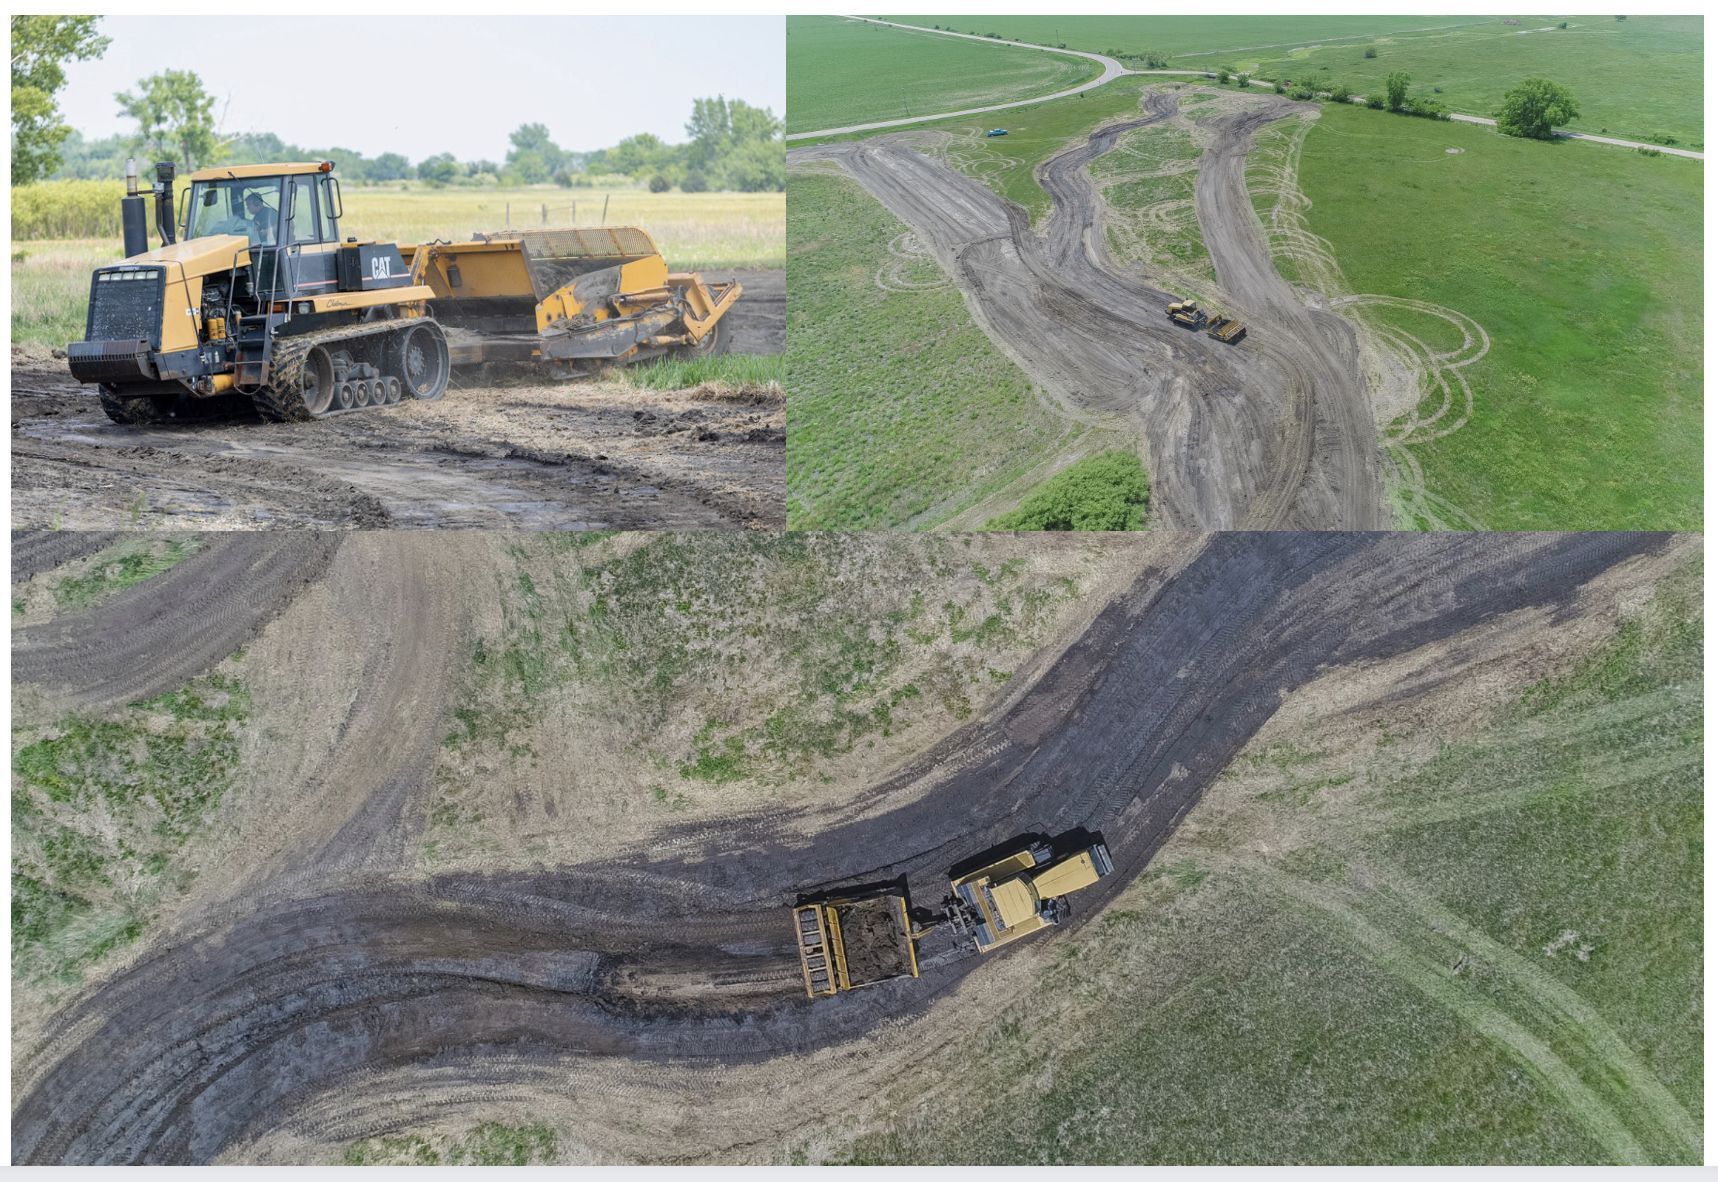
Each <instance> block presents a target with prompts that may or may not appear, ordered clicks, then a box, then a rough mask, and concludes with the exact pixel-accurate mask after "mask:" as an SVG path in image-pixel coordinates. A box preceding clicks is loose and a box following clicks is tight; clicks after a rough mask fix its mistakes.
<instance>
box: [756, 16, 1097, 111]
mask: <svg viewBox="0 0 1718 1182" xmlns="http://www.w3.org/2000/svg"><path fill="white" fill-rule="evenodd" d="M962 27H963V28H964V27H965V26H964V25H963V26H962ZM986 31H988V29H981V30H979V32H980V34H981V35H982V34H983V33H984V32H986ZM787 39H788V41H787V44H788V70H787V108H788V116H787V118H788V124H787V129H788V131H789V132H790V133H793V132H801V131H815V130H817V129H819V128H823V127H845V126H847V125H850V124H853V123H870V122H875V121H879V120H883V119H896V118H902V117H906V116H911V115H925V114H931V113H934V112H936V111H951V110H962V109H966V108H970V107H981V106H988V105H990V104H993V103H1005V102H1012V101H1014V100H1016V99H1023V98H1031V97H1032V96H1033V95H1035V94H1054V93H1056V92H1057V91H1060V90H1066V89H1068V88H1069V87H1070V86H1078V85H1079V84H1080V83H1081V82H1084V81H1085V80H1086V79H1088V78H1092V77H1095V76H1096V75H1097V73H1098V67H1097V66H1096V65H1094V64H1093V63H1091V62H1088V61H1083V60H1081V59H1079V58H1071V57H1067V56H1064V55H1062V54H1054V53H1042V52H1039V51H1037V50H1025V49H1003V48H998V47H996V46H991V45H979V44H976V43H974V42H971V41H963V40H961V39H959V38H955V37H944V36H941V35H940V34H925V35H921V34H918V33H913V32H910V31H907V30H904V29H890V28H885V27H883V26H880V25H871V24H866V23H864V22H861V21H850V20H846V19H844V18H842V17H834V16H793V17H788V18H787Z"/></svg>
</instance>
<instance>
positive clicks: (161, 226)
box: [67, 160, 741, 425]
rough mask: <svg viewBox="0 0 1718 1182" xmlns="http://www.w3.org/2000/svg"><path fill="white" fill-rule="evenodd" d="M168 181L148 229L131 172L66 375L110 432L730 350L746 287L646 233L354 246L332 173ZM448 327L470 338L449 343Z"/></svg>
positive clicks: (317, 166) (335, 409)
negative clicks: (344, 227)
mask: <svg viewBox="0 0 1718 1182" xmlns="http://www.w3.org/2000/svg"><path fill="white" fill-rule="evenodd" d="M174 171H175V170H174V166H173V165H171V164H157V165H156V166H155V181H154V184H153V198H154V201H153V221H154V225H155V229H156V231H157V233H158V234H159V236H160V239H161V245H160V247H158V248H157V249H155V250H151V249H149V221H150V215H149V213H148V212H147V211H146V205H147V203H146V200H145V198H144V196H143V195H142V194H141V193H140V192H139V190H138V180H137V173H136V169H135V167H131V168H128V170H127V173H128V175H127V177H126V196H125V197H124V198H123V199H122V200H121V202H120V213H121V224H122V227H123V233H124V245H125V256H126V257H125V261H124V262H122V263H117V264H114V265H112V266H106V267H101V268H98V269H97V270H96V272H95V274H94V276H93V278H92V280H91V283H90V301H89V314H88V320H87V323H86V327H85V332H84V339H83V340H82V341H79V342H74V343H73V344H71V345H70V346H69V347H68V349H67V355H68V359H69V364H70V368H71V372H72V375H73V376H74V377H75V378H77V379H78V380H79V381H81V382H85V383H89V384H92V385H96V386H98V387H99V388H100V391H101V402H102V407H103V409H104V410H105V411H106V412H107V414H108V417H109V418H111V419H113V420H114V421H115V422H118V423H127V424H138V425H142V424H149V423H156V422H161V421H163V420H166V419H168V418H171V417H172V416H173V415H174V414H175V413H176V411H177V409H178V408H179V407H180V405H181V403H182V401H183V400H184V399H186V398H208V397H213V396H216V395H223V394H238V395H242V396H244V397H247V398H249V399H250V401H251V402H252V404H253V405H254V406H255V407H256V409H257V410H258V412H259V413H261V414H262V415H263V417H265V418H268V419H272V420H276V421H298V420H305V419H316V418H322V417H324V416H327V415H331V414H338V413H342V412H347V411H358V410H365V409H368V408H371V407H378V406H386V405H389V404H391V403H396V402H399V401H400V400H401V399H403V398H416V399H420V400H424V401H433V400H434V399H437V398H440V397H441V396H442V393H443V392H444V391H445V390H446V389H447V385H448V379H449V376H450V373H451V370H452V367H453V366H454V365H460V364H473V363H479V362H484V361H496V360H506V361H522V362H526V363H531V364H543V365H549V366H554V367H556V368H557V369H558V370H559V371H561V372H569V371H571V372H577V371H580V370H584V369H588V368H590V367H593V366H596V365H601V364H609V363H618V364H627V363H630V362H634V361H641V360H644V359H646V358H650V357H656V356H660V355H662V354H664V353H667V352H670V351H681V352H689V353H695V354H707V353H713V352H716V351H718V350H719V349H720V348H721V343H722V334H721V319H722V316H723V314H724V313H726V312H727V310H728V309H729V308H730V307H732V306H733V303H734V301H735V300H737V299H738V298H739V297H740V294H741V292H740V285H739V284H737V283H729V284H712V285H706V284H705V283H704V282H703V280H702V279H701V278H700V277H699V276H697V275H695V274H687V273H670V272H669V270H668V264H667V263H666V262H665V261H664V260H663V258H662V255H661V254H660V252H658V251H657V249H656V245H655V243H653V242H652V241H651V239H650V236H649V235H648V234H646V233H645V232H644V231H643V230H640V229H637V228H634V227H612V228H611V227H604V228H600V229H576V230H560V231H553V230H551V231H538V232H533V233H523V234H493V235H478V237H477V239H476V240H475V241H473V242H469V243H460V244H457V245H455V244H452V243H445V242H432V243H427V244H424V245H421V246H404V247H402V246H400V245H398V244H396V243H392V242H377V241H362V242H361V241H359V240H358V239H357V238H355V237H348V238H345V239H342V238H341V236H340V229H341V227H340V222H341V219H342V217H343V216H344V212H345V211H344V207H343V202H342V200H341V195H340V182H339V181H338V180H337V179H336V178H335V177H334V175H333V171H334V165H333V162H332V161H327V160H323V161H315V162H306V163H298V164H261V165H241V166H233V167H220V168H206V169H203V170H201V171H199V172H194V173H192V174H191V178H190V181H191V184H190V188H189V189H188V190H186V191H185V192H183V193H182V194H181V197H180V200H179V201H178V203H177V206H175V201H174V190H173V182H174ZM444 324H445V325H448V326H451V327H453V328H454V329H455V330H456V332H455V336H454V340H453V342H451V344H450V341H449V339H448V333H447V332H446V331H445V330H444Z"/></svg>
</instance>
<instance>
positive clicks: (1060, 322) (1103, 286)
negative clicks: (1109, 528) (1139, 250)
mask: <svg viewBox="0 0 1718 1182" xmlns="http://www.w3.org/2000/svg"><path fill="white" fill-rule="evenodd" d="M1244 103H1245V104H1246V105H1244V106H1242V107H1240V108H1239V109H1237V110H1234V111H1231V112H1226V113H1224V114H1222V115H1216V116H1212V117H1210V118H1207V119H1204V120H1203V121H1202V123H1201V127H1202V128H1203V129H1205V132H1206V134H1207V137H1208V138H1207V147H1206V148H1205V150H1204V153H1203V155H1202V157H1201V158H1200V161H1199V176H1198V181H1197V188H1196V194H1195V204H1196V207H1197V211H1198V216H1199V223H1200V229H1201V232H1202V234H1203V237H1204V239H1205V242H1206V245H1207V247H1208V248H1209V250H1210V254H1211V258H1212V262H1213V264H1214V266H1215V269H1216V274H1217V281H1218V284H1219V285H1220V287H1221V288H1222V290H1223V292H1224V293H1225V297H1226V298H1225V301H1224V303H1225V306H1226V307H1227V308H1228V309H1231V310H1232V311H1233V312H1234V313H1235V314H1238V315H1239V317H1240V318H1241V319H1242V320H1243V321H1245V322H1246V324H1247V326H1248V336H1247V338H1246V340H1244V341H1243V342H1242V343H1241V344H1239V345H1238V346H1229V345H1225V344H1222V343H1220V342H1218V341H1214V340H1211V339H1210V338H1208V337H1206V336H1205V335H1204V334H1203V333H1198V332H1190V331H1188V330H1186V329H1184V328H1179V327H1177V326H1175V325H1173V324H1171V323H1170V322H1169V321H1168V319H1167V318H1166V317H1165V315H1164V306H1165V304H1167V303H1168V302H1169V301H1170V300H1171V299H1173V298H1177V297H1176V296H1174V295H1172V294H1171V292H1170V290H1168V289H1167V285H1168V284H1169V283H1171V282H1172V281H1171V280H1170V279H1168V278H1167V277H1160V276H1153V275H1152V274H1151V273H1150V272H1149V271H1148V272H1146V273H1144V275H1143V277H1142V275H1141V273H1140V271H1139V269H1138V268H1136V267H1123V266H1122V265H1120V264H1118V263H1117V262H1116V261H1115V260H1114V259H1113V258H1111V257H1110V254H1109V250H1108V247H1107V245H1106V243H1105V235H1104V207H1103V201H1102V198H1101V195H1100V194H1099V192H1098V190H1097V188H1096V187H1095V186H1094V184H1093V183H1092V181H1091V178H1090V176H1089V174H1088V173H1087V165H1089V164H1090V163H1091V162H1092V161H1093V160H1094V159H1096V158H1097V157H1099V156H1101V155H1103V154H1104V153H1106V152H1109V151H1111V150H1113V149H1114V148H1115V146H1116V142H1117V140H1118V139H1119V137H1120V136H1121V135H1122V134H1123V133H1124V132H1127V131H1130V130H1133V129H1135V128H1141V127H1148V126H1152V125H1154V124H1160V123H1165V122H1170V121H1174V120H1178V119H1181V118H1182V116H1181V115H1180V113H1179V111H1178V107H1177V101H1176V97H1175V96H1174V95H1172V94H1161V93H1152V92H1148V93H1146V94H1145V95H1144V97H1143V100H1142V104H1143V114H1142V115H1141V116H1140V117H1138V118H1132V119H1128V120H1125V121H1121V122H1117V123H1113V124H1110V125H1108V126H1106V127H1104V128H1102V129H1101V130H1099V131H1097V132H1095V133H1093V134H1092V135H1091V136H1089V137H1088V138H1087V139H1085V140H1084V141H1081V142H1079V143H1076V144H1074V145H1072V146H1070V147H1069V148H1067V149H1066V150H1064V151H1063V152H1061V153H1059V154H1058V155H1056V156H1054V157H1052V158H1051V159H1050V160H1048V161H1046V162H1045V163H1044V164H1043V165H1042V166H1040V168H1039V170H1038V177H1039V181H1040V183H1041V184H1042V185H1043V187H1044V189H1045V191H1046V192H1047V193H1048V194H1049V195H1050V198H1051V201H1052V213H1051V215H1050V217H1049V220H1048V222H1047V223H1046V225H1045V227H1044V229H1045V233H1044V234H1043V235H1042V236H1040V235H1038V234H1035V233H1034V232H1033V231H1032V228H1031V225H1030V222H1029V219H1028V217H1027V214H1026V212H1025V210H1023V209H1021V208H1020V207H1019V206H1017V205H1014V204H1013V203H1012V202H1008V201H1005V200H1003V199H1002V198H1001V197H998V196H997V195H996V194H995V193H993V192H992V191H991V190H990V189H989V188H987V187H986V186H985V185H983V184H981V183H980V182H978V181H976V180H973V179H971V178H970V177H967V176H964V175H963V174H961V173H959V172H957V171H955V170H954V169H952V168H950V167H948V166H947V165H945V164H943V163H942V162H941V161H939V160H937V159H935V158H933V156H931V155H929V154H927V151H921V150H919V149H920V148H924V149H934V148H935V147H937V146H938V143H939V141H938V139H937V134H938V133H934V132H907V133H897V134H894V135H888V136H879V137H875V138H872V139H867V140H862V141H853V142H846V143H836V144H825V145H818V146H813V147H806V148H795V149H793V150H792V151H791V152H790V153H789V161H790V163H791V164H800V165H805V164H811V163H813V162H816V161H829V162H833V163H834V164H836V165H838V166H839V167H840V168H842V169H843V170H845V171H846V172H847V173H848V174H849V175H851V176H852V177H853V178H854V179H855V180H856V181H858V183H859V184H860V185H862V186H863V187H864V188H865V189H866V190H867V191H868V192H869V193H871V195H872V196H874V197H875V198H876V199H877V200H878V201H879V202H881V203H882V204H883V205H884V206H885V207H886V208H887V209H888V210H889V211H890V212H891V213H892V214H894V215H895V216H896V217H897V218H899V219H900V220H901V221H902V222H904V223H905V224H906V225H907V226H908V227H910V228H911V229H912V230H913V231H914V232H915V233H916V234H917V235H918V237H919V238H920V240H921V241H923V242H924V243H925V244H926V246H927V247H928V248H929V249H930V251H931V252H932V254H933V255H934V256H935V257H936V258H937V260H938V262H939V263H940V264H941V266H942V268H943V269H944V271H946V272H947V273H948V274H949V275H950V276H951V277H952V278H953V279H954V281H955V283H956V285H957V286H958V287H959V288H960V290H961V291H962V292H963V293H964V295H965V296H966V302H967V306H968V307H969V308H970V309H971V311H972V313H973V316H974V318H975V319H976V320H977V322H978V323H979V325H980V326H981V327H982V328H983V329H984V330H985V332H986V334H987V335H989V337H990V338H991V340H992V341H994V342H995V343H996V345H997V347H998V348H999V349H1001V350H1002V351H1003V352H1004V353H1005V354H1007V355H1008V356H1009V357H1011V358H1012V359H1013V360H1014V361H1015V363H1016V364H1018V365H1019V366H1020V367H1021V368H1022V369H1023V370H1024V371H1025V372H1026V373H1027V374H1028V375H1029V376H1030V377H1031V378H1032V379H1033V381H1034V382H1035V383H1036V384H1037V385H1038V386H1039V387H1040V388H1041V389H1043V390H1044V391H1046V392H1047V393H1048V394H1049V395H1050V396H1051V397H1052V398H1053V399H1054V400H1055V401H1056V402H1057V403H1058V404H1059V406H1060V409H1061V410H1062V412H1063V413H1064V414H1066V415H1068V416H1069V417H1071V418H1074V419H1078V420H1083V421H1087V422H1093V423H1099V424H1104V425H1109V426H1116V425H1123V426H1126V427H1128V428H1130V429H1131V430H1133V431H1135V432H1137V433H1138V434H1139V435H1140V436H1141V437H1142V438H1143V440H1144V443H1145V449H1146V452H1147V457H1146V459H1147V466H1148V468H1149V470H1150V473H1151V479H1152V505H1153V514H1154V521H1155V522H1156V523H1157V524H1159V525H1161V526H1163V527H1165V528H1173V529H1377V528H1384V527H1387V525H1388V515H1387V512H1386V509H1385V502H1384V491H1383V484H1382V477H1381V464H1380V451H1379V444H1378V440H1377V430H1376V428H1375V427H1374V426H1373V417H1372V409H1371V407H1370V405H1369V403H1368V401H1367V397H1366V391H1365V388H1364V385H1363V383H1362V381H1361V378H1360V373H1359V364H1358V355H1357V350H1356V348H1355V345H1354V341H1353V338H1352V331H1351V330H1350V329H1349V328H1348V326H1347V325H1346V324H1345V322H1343V321H1342V320H1341V318H1340V317H1337V316H1335V315H1332V314H1329V313H1324V312H1315V311H1312V310H1310V309H1308V308H1306V307H1304V306H1303V305H1302V304H1301V302H1300V301H1299V300H1298V299H1297V297H1296V296H1295V293H1294V290H1293V289H1292V288H1290V287H1289V285H1288V284H1287V283H1285V282H1284V281H1283V280H1282V279H1281V278H1280V277H1279V276H1278V275H1277V273H1276V269H1275V266H1274V264H1273V262H1272V259H1271V254H1270V249H1269V247H1268V245H1267V243H1266V241H1265V237H1264V233H1263V231H1262V229H1261V227H1260V226H1259V223H1258V219H1257V217H1256V216H1255V215H1254V213H1253V209H1252V204H1251V201H1250V199H1249V197H1248V194H1247V188H1246V184H1245V176H1244V170H1245V166H1246V156H1247V152H1248V150H1249V148H1250V146H1251V143H1252V138H1253V135H1254V134H1255V133H1256V132H1257V131H1258V130H1259V129H1260V128H1262V127H1264V126H1266V125H1267V124H1269V123H1271V122H1274V121H1275V120H1277V119H1282V118H1287V117H1290V116H1293V115H1295V114H1297V113H1299V112H1300V111H1302V110H1304V109H1306V106H1305V104H1295V103H1291V102H1288V101H1287V100H1282V99H1277V98H1275V97H1274V96H1273V97H1270V98H1265V97H1260V98H1258V99H1251V98H1249V99H1247V100H1244Z"/></svg>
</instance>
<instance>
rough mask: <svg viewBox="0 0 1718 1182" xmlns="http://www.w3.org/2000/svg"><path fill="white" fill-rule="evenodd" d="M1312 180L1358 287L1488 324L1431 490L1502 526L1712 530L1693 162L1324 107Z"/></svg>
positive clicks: (1434, 466)
mask: <svg viewBox="0 0 1718 1182" xmlns="http://www.w3.org/2000/svg"><path fill="white" fill-rule="evenodd" d="M1446 146H1459V147H1461V148H1462V149H1463V152H1462V154H1460V155H1456V156H1451V155H1446V154H1445V151H1444V149H1445V147H1446ZM1300 185H1301V188H1302V190H1303V191H1304V192H1305V193H1306V195H1307V196H1308V197H1309V198H1310V199H1311V201H1312V208H1311V210H1310V212H1309V214H1308V218H1309V221H1310V225H1311V228H1312V230H1313V232H1315V233H1317V234H1320V235H1322V236H1324V237H1325V238H1327V239H1329V240H1330V242H1331V244H1332V246H1333V247H1334V249H1335V252H1336V257H1337V259H1338V260H1339V261H1340V262H1341V264H1342V267H1343V271H1344V273H1345V275H1346V277H1347V280H1348V283H1349V285H1350V286H1351V288H1352V289H1353V290H1354V291H1357V292H1369V293H1380V294H1385V295H1392V296H1401V297H1408V298H1412V299H1420V300H1428V301H1431V302H1433V303H1437V304H1441V305H1444V306H1446V307H1450V308H1454V309H1457V310H1459V311H1461V312H1465V313H1466V314H1468V315H1469V316H1472V317H1474V318H1475V319H1476V320H1478V321H1479V322H1480V324H1481V325H1483V326H1484V327H1485V329H1486V331H1487V332H1488V333H1489V334H1490V335H1491V338H1492V348H1491V353H1490V354H1489V356H1487V357H1486V358H1484V359H1483V360H1481V361H1479V362H1478V363H1476V364H1475V365H1473V366H1470V367H1469V368H1468V369H1467V370H1466V373H1467V376H1468V378H1469V380H1470V381H1471V382H1472V383H1473V387H1474V395H1475V413H1474V416H1473V419H1472V421H1471V422H1469V423H1468V424H1467V426H1466V427H1464V428H1462V429H1461V430H1460V431H1457V432H1456V433H1454V434H1453V435H1450V436H1448V437H1446V438H1444V439H1441V440H1438V441H1437V442H1435V443H1432V444H1429V445H1426V446H1422V447H1418V448H1417V449H1416V454H1417V455H1419V456H1420V458H1421V461H1422V463H1423V464H1424V465H1425V469H1426V476H1427V483H1428V485H1429V486H1430V487H1431V489H1432V490H1433V491H1435V492H1437V493H1440V494H1441V495H1443V496H1445V497H1447V498H1449V499H1450V500H1452V501H1454V502H1455V503H1456V504H1459V505H1461V506H1462V507H1463V508H1465V509H1467V510H1468V511H1469V512H1471V513H1473V514H1475V515H1476V516H1477V517H1479V519H1480V520H1482V521H1484V522H1485V523H1486V524H1487V525H1489V526H1491V527H1492V528H1498V529H1699V528H1700V527H1701V510H1700V490H1701V408H1702V391H1701V348H1702V323H1701V303H1702V291H1701V257H1700V239H1699V227H1700V225H1701V201H1702V185H1701V175H1700V169H1699V167H1698V165H1693V164H1690V162H1688V161H1681V160H1674V159H1672V158H1669V157H1665V158H1660V159H1645V158H1642V157H1641V156H1639V155H1637V154H1635V153H1633V152H1627V151H1623V150H1620V149H1608V148H1597V147H1591V146H1587V145H1581V144H1542V143H1533V142H1526V141H1521V140H1513V139H1509V138H1507V137H1504V136H1499V135H1497V134H1495V133H1493V132H1490V131H1487V130H1484V129H1481V128H1476V127H1464V126H1459V125H1447V124H1437V123H1431V122H1426V121H1422V120H1413V119H1399V118H1391V117H1388V116H1385V115H1382V114H1380V113H1378V112H1373V111H1365V110H1361V109H1338V108H1335V107H1332V106H1329V105H1327V106H1326V109H1325V112H1324V114H1323V117H1322V118H1321V119H1320V121H1319V123H1318V125H1317V126H1316V127H1315V128H1314V129H1313V131H1312V132H1311V134H1310V135H1309V136H1308V138H1307V141H1306V147H1305V149H1304V152H1303V155H1302V161H1301V173H1300ZM1406 227H1412V232H1411V233H1409V232H1405V228H1406ZM1388 315H1389V317H1390V318H1392V319H1395V320H1396V321H1397V322H1399V323H1400V324H1401V326H1402V327H1404V328H1406V329H1408V330H1409V331H1415V332H1424V331H1426V321H1425V320H1424V318H1421V317H1413V316H1410V315H1408V314H1396V313H1390V314H1388Z"/></svg>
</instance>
